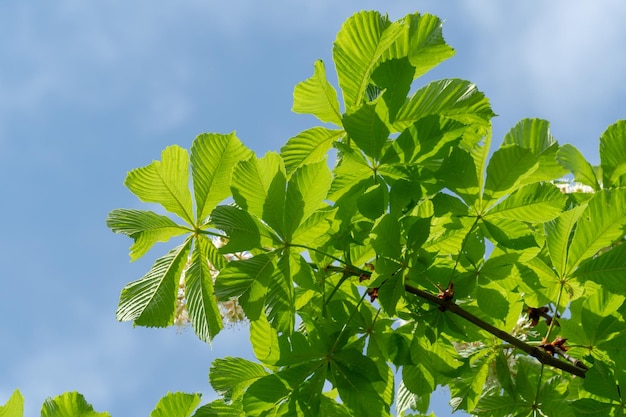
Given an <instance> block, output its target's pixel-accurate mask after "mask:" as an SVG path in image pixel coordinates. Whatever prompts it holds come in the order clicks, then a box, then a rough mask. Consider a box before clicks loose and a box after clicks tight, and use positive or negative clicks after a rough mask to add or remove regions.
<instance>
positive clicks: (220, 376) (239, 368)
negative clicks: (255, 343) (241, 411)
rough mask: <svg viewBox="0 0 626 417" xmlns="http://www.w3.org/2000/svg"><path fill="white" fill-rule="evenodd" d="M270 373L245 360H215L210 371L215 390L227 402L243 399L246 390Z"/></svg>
mask: <svg viewBox="0 0 626 417" xmlns="http://www.w3.org/2000/svg"><path fill="white" fill-rule="evenodd" d="M267 374H268V373H267V371H266V370H265V369H264V368H263V366H261V365H259V364H258V363H254V362H250V361H248V360H246V359H243V358H231V357H225V358H223V359H219V358H218V359H215V360H214V361H213V363H212V364H211V369H210V371H209V381H210V382H211V386H212V387H213V389H214V390H215V391H216V392H217V393H218V394H219V395H221V396H223V397H224V399H225V400H227V401H233V400H237V399H239V398H241V396H242V395H243V393H244V392H245V390H246V389H247V388H248V387H249V386H250V384H252V383H253V382H254V381H256V380H257V379H259V378H262V377H264V376H266V375H267Z"/></svg>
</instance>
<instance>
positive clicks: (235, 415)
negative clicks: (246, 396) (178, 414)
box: [193, 400, 245, 417]
mask: <svg viewBox="0 0 626 417" xmlns="http://www.w3.org/2000/svg"><path fill="white" fill-rule="evenodd" d="M193 417H245V414H244V413H243V405H242V404H241V401H235V402H232V403H229V404H226V403H225V402H224V401H223V400H215V401H211V402H210V403H208V404H205V405H203V406H202V407H200V408H198V409H197V410H196V412H195V413H194V415H193Z"/></svg>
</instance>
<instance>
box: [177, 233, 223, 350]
mask: <svg viewBox="0 0 626 417" xmlns="http://www.w3.org/2000/svg"><path fill="white" fill-rule="evenodd" d="M196 245H197V247H196V248H195V250H194V251H193V253H192V256H191V265H189V268H188V269H187V271H185V298H186V299H187V311H188V312H189V321H190V322H191V325H192V326H193V329H194V331H195V332H196V335H197V336H198V338H200V340H202V341H204V342H210V341H211V340H212V339H213V338H214V337H215V336H216V335H217V334H218V333H219V331H220V330H221V329H222V327H223V324H222V316H221V314H220V310H219V308H218V307H217V299H216V298H215V290H214V289H213V275H212V274H211V269H210V267H209V264H208V262H207V259H206V255H205V254H206V253H207V251H208V249H207V248H206V246H208V245H213V243H212V242H209V241H207V240H206V239H205V238H201V237H199V238H197V239H196Z"/></svg>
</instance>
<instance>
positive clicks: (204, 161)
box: [191, 132, 253, 221]
mask: <svg viewBox="0 0 626 417" xmlns="http://www.w3.org/2000/svg"><path fill="white" fill-rule="evenodd" d="M252 155H253V153H252V151H250V149H248V148H246V147H245V146H244V145H243V144H242V143H241V141H240V140H239V139H238V138H237V136H235V133H234V132H233V133H230V134H228V135H221V134H217V133H204V134H202V135H199V136H198V137H196V139H195V140H194V141H193V144H192V145H191V170H192V173H193V190H194V194H195V198H196V215H197V217H198V220H199V221H202V220H204V219H205V218H206V217H207V216H208V215H209V213H211V210H213V209H214V208H215V206H216V205H217V204H219V203H220V202H221V201H223V200H224V199H225V198H226V197H228V196H229V195H230V188H229V187H230V183H231V178H232V173H233V167H234V166H235V164H236V163H237V162H239V161H242V160H244V159H248V158H250V157H251V156H252Z"/></svg>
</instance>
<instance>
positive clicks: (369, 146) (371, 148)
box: [343, 103, 389, 160]
mask: <svg viewBox="0 0 626 417" xmlns="http://www.w3.org/2000/svg"><path fill="white" fill-rule="evenodd" d="M343 125H344V127H345V129H346V133H347V134H348V137H349V138H350V139H351V140H353V141H354V143H355V144H356V145H357V146H358V147H359V149H361V150H362V151H363V153H365V155H367V156H369V157H370V158H372V159H374V160H378V159H379V158H380V154H381V151H382V149H383V146H384V145H385V143H386V142H387V138H388V136H389V129H387V125H386V124H385V123H384V122H383V121H382V120H381V119H380V117H379V116H378V114H377V113H376V105H375V104H369V103H367V104H363V105H362V106H360V107H358V108H356V110H355V111H353V112H351V113H347V114H345V115H344V117H343Z"/></svg>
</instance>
